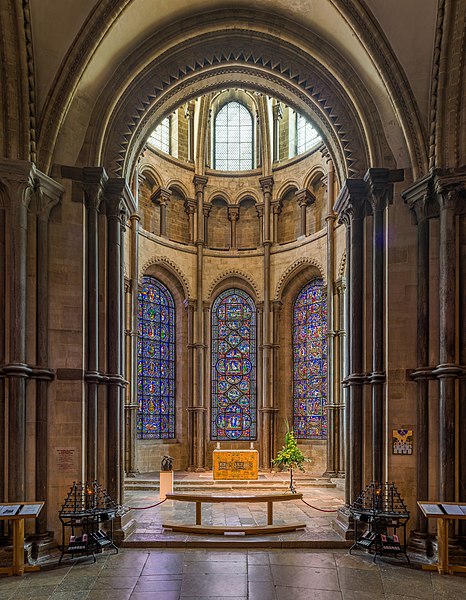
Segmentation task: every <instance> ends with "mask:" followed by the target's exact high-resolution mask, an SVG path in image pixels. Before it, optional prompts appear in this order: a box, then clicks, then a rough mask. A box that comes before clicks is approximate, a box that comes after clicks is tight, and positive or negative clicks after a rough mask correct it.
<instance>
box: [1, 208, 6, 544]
mask: <svg viewBox="0 0 466 600" xmlns="http://www.w3.org/2000/svg"><path fill="white" fill-rule="evenodd" d="M5 254H6V253H5V210H4V209H3V207H2V208H0V368H1V369H3V366H4V365H5V308H6V305H5V297H6V296H5V294H6V289H5V287H6V286H5ZM0 431H1V432H4V431H5V379H4V377H3V376H0ZM6 456H7V447H6V439H5V437H4V436H3V435H2V436H1V439H0V502H4V501H5V499H6V498H5V459H6ZM4 523H5V522H4V521H2V522H1V523H0V536H2V535H3V528H4Z"/></svg>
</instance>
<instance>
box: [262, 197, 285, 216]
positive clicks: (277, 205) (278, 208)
mask: <svg viewBox="0 0 466 600" xmlns="http://www.w3.org/2000/svg"><path fill="white" fill-rule="evenodd" d="M259 206H260V207H261V209H262V213H261V216H262V214H263V213H264V207H263V205H262V204H260V205H258V206H256V210H257V211H258V209H259ZM272 212H273V214H274V215H279V214H280V213H281V212H282V203H281V202H280V200H276V201H275V202H272Z"/></svg>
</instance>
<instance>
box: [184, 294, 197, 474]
mask: <svg viewBox="0 0 466 600" xmlns="http://www.w3.org/2000/svg"><path fill="white" fill-rule="evenodd" d="M184 307H185V309H186V313H187V317H188V344H187V346H188V369H187V370H188V373H187V376H188V381H187V404H188V445H189V446H188V448H189V449H188V471H194V464H195V456H194V453H195V443H194V440H195V426H196V415H195V408H196V406H195V401H194V397H195V394H194V350H195V345H194V309H195V302H194V300H190V299H189V298H188V299H186V300H185V301H184Z"/></svg>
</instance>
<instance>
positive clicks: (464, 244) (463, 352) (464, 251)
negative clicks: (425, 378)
mask: <svg viewBox="0 0 466 600" xmlns="http://www.w3.org/2000/svg"><path fill="white" fill-rule="evenodd" d="M465 211H466V207H464V208H463V214H460V216H459V238H460V239H459V244H460V276H459V287H460V290H459V291H460V293H459V336H460V339H459V342H460V343H459V347H460V364H461V365H462V368H463V375H462V378H461V379H460V384H459V398H460V401H459V431H460V432H462V435H461V434H460V435H459V452H458V456H459V500H460V501H461V502H466V435H465V433H464V432H466V214H465ZM0 314H1V313H0ZM460 534H461V535H462V536H466V521H460Z"/></svg>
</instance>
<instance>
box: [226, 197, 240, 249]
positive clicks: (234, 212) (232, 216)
mask: <svg viewBox="0 0 466 600" xmlns="http://www.w3.org/2000/svg"><path fill="white" fill-rule="evenodd" d="M228 219H229V221H230V223H231V232H230V248H236V247H237V243H236V223H237V222H238V219H239V206H229V207H228Z"/></svg>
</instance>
